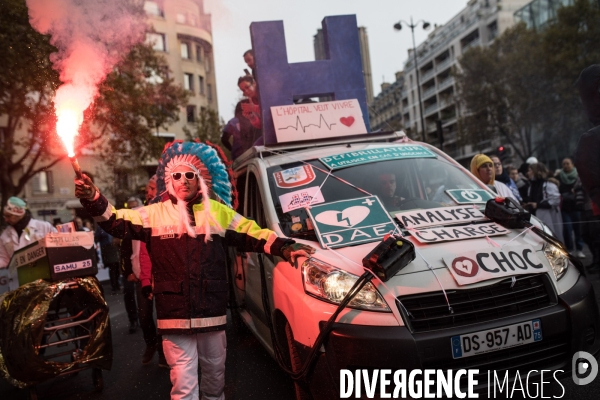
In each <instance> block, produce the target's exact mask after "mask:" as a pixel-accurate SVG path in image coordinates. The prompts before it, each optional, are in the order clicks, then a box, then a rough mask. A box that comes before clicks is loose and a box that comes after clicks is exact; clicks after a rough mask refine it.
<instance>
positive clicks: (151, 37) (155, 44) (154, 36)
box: [146, 33, 167, 51]
mask: <svg viewBox="0 0 600 400" xmlns="http://www.w3.org/2000/svg"><path fill="white" fill-rule="evenodd" d="M146 43H148V44H151V45H152V48H153V49H154V50H157V51H167V40H166V37H165V34H164V33H146Z"/></svg>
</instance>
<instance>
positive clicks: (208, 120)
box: [183, 107, 228, 151]
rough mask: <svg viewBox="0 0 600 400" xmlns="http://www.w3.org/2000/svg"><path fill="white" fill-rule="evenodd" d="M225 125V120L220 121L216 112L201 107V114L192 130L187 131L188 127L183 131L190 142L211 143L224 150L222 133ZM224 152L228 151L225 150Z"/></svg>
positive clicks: (193, 124)
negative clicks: (195, 140) (196, 140)
mask: <svg viewBox="0 0 600 400" xmlns="http://www.w3.org/2000/svg"><path fill="white" fill-rule="evenodd" d="M224 125H225V124H224V123H223V120H219V114H217V112H216V111H215V110H213V109H211V108H207V107H200V112H199V113H198V115H197V118H195V121H194V122H193V123H192V130H190V129H187V127H186V128H183V130H184V132H185V135H186V137H187V138H188V140H194V139H198V140H200V141H201V142H206V141H209V142H211V143H213V144H216V145H218V146H219V147H221V148H223V146H222V145H221V131H222V130H223V126H224ZM223 150H225V151H228V150H226V149H224V148H223Z"/></svg>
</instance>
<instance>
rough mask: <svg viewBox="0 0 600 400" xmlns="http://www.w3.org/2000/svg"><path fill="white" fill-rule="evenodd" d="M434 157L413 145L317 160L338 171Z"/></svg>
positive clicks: (356, 152) (431, 153)
mask: <svg viewBox="0 0 600 400" xmlns="http://www.w3.org/2000/svg"><path fill="white" fill-rule="evenodd" d="M435 157H436V155H435V154H434V153H433V152H432V151H430V150H429V149H427V148H425V147H423V146H419V145H413V146H395V147H382V148H377V149H367V150H356V151H349V152H347V153H341V154H336V155H334V156H328V157H321V158H319V161H321V162H322V163H323V164H325V165H326V166H327V167H328V168H329V169H340V168H347V167H353V166H355V165H360V164H368V163H374V162H379V161H387V160H399V159H403V158H435Z"/></svg>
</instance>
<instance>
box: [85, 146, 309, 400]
mask: <svg viewBox="0 0 600 400" xmlns="http://www.w3.org/2000/svg"><path fill="white" fill-rule="evenodd" d="M157 176H158V191H159V193H160V195H163V197H162V198H163V201H162V202H159V203H155V204H150V205H147V206H144V207H141V208H139V209H136V210H127V209H125V210H116V209H115V208H114V207H113V206H112V205H111V204H110V203H109V202H108V201H107V200H106V198H105V197H104V196H102V194H100V192H99V191H98V189H97V188H96V187H95V186H94V184H93V183H92V182H91V181H90V180H89V179H88V178H87V177H86V176H84V177H83V179H82V180H75V185H76V190H75V194H76V196H77V197H78V198H80V199H81V204H82V205H83V206H84V207H85V208H86V210H87V211H88V212H89V213H90V214H91V215H93V216H94V217H95V219H96V221H98V223H99V225H100V226H102V228H103V229H106V230H107V231H109V232H110V233H111V234H113V235H114V236H117V237H120V238H130V239H134V240H141V241H143V242H145V243H146V244H147V245H148V250H149V253H150V258H151V260H152V277H153V279H154V287H153V288H151V293H153V295H154V296H155V297H156V310H157V314H158V320H157V322H158V333H159V334H162V335H163V350H164V352H165V357H166V359H167V362H168V364H169V366H170V367H171V382H172V384H173V388H172V390H171V398H172V399H177V400H180V399H181V400H183V399H186V400H187V399H198V398H199V392H198V362H200V366H201V369H202V380H201V383H200V388H199V389H200V391H201V392H202V399H213V400H222V399H224V398H225V395H224V387H225V355H226V339H225V325H226V322H227V316H226V309H227V300H228V296H227V290H228V285H227V274H226V260H225V249H224V245H230V246H235V247H237V248H238V249H239V250H240V251H247V252H264V253H267V254H272V255H276V256H279V257H283V258H284V259H286V260H288V261H290V260H291V261H293V260H294V259H295V258H296V257H308V256H309V255H310V254H311V253H313V252H314V249H313V248H312V247H310V246H305V245H302V244H296V243H295V242H294V241H293V240H290V239H286V238H278V237H277V234H276V233H275V232H273V231H271V230H269V229H261V228H260V227H259V226H258V225H257V224H256V223H255V222H254V221H251V220H248V219H246V218H244V217H243V216H241V215H239V214H238V213H236V212H235V211H234V210H233V209H232V206H233V194H232V186H231V183H230V181H229V179H230V178H229V174H228V170H227V168H226V167H225V165H224V163H223V161H222V159H221V157H220V156H219V153H218V152H217V151H216V150H215V149H214V148H213V147H211V146H209V145H206V144H202V143H191V142H181V141H176V142H172V143H170V144H169V145H168V147H166V148H165V150H164V151H163V155H162V157H161V159H160V161H159V166H158V171H157ZM211 195H214V196H215V197H216V198H218V199H219V200H221V201H222V202H223V203H224V204H222V203H220V202H218V201H216V200H212V199H211V198H210V197H211ZM148 289H149V288H147V287H146V288H145V290H144V291H145V293H148V292H149V290H148Z"/></svg>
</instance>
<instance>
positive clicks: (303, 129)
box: [278, 114, 335, 133]
mask: <svg viewBox="0 0 600 400" xmlns="http://www.w3.org/2000/svg"><path fill="white" fill-rule="evenodd" d="M321 122H323V123H325V126H326V127H327V129H329V130H331V127H332V126H334V125H335V122H334V123H331V124H328V123H327V121H326V120H325V118H323V114H320V117H319V124H318V125H317V124H308V125H306V126H304V125H302V121H301V120H300V116H297V117H296V126H293V125H289V126H286V127H285V128H279V129H278V130H280V131H282V130H284V129H288V128H292V129H294V130H296V131H297V130H298V125H300V129H302V132H304V133H306V128H308V127H310V126H316V127H317V128H321Z"/></svg>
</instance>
